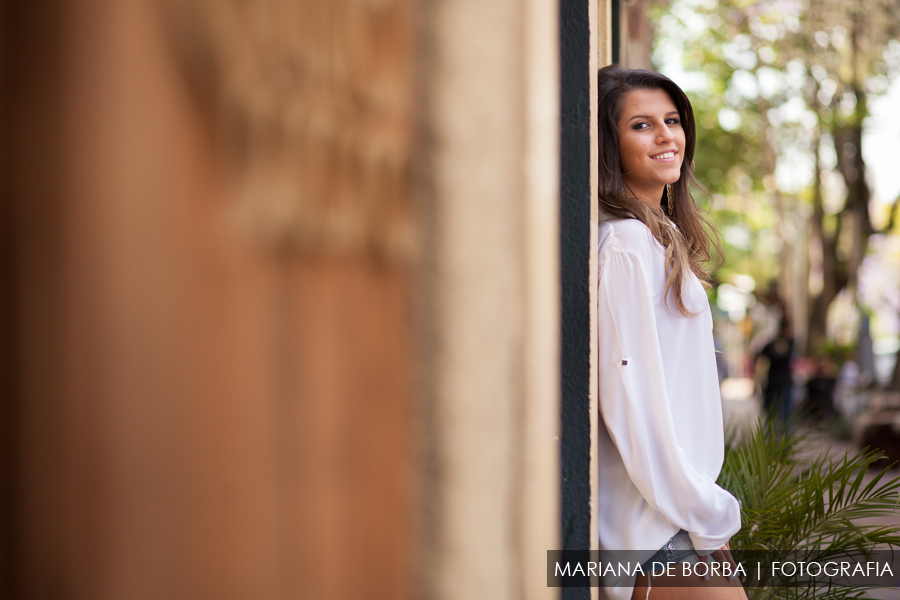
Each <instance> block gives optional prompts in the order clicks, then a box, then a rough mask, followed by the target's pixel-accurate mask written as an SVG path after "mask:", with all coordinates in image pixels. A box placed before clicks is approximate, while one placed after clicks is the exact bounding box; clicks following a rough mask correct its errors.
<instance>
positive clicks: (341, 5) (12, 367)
mask: <svg viewBox="0 0 900 600" xmlns="http://www.w3.org/2000/svg"><path fill="white" fill-rule="evenodd" d="M314 4H317V10H318V13H316V12H315V11H308V12H307V13H306V14H305V15H303V14H300V15H290V14H287V15H286V14H284V11H281V12H279V10H278V8H277V7H275V8H272V7H271V6H270V7H269V8H268V9H265V8H264V9H262V10H258V11H257V15H258V16H260V17H261V18H265V17H267V16H268V17H272V16H282V17H285V16H286V17H291V16H294V17H298V18H302V17H304V16H305V17H310V18H313V19H316V20H317V25H318V26H319V27H322V28H327V27H332V28H335V29H338V28H340V27H341V26H342V25H341V24H340V23H339V22H338V21H337V20H338V19H340V18H346V17H348V15H349V16H351V17H354V18H357V19H361V20H364V19H378V18H382V17H384V11H385V10H387V11H388V14H387V17H386V18H388V19H393V20H394V21H395V23H399V26H397V25H394V26H391V24H390V23H389V24H388V25H387V26H385V25H382V28H381V30H378V28H377V27H373V26H372V25H371V24H366V23H364V24H362V25H361V27H362V28H365V27H368V28H369V29H368V30H369V31H370V32H371V36H372V38H371V39H370V40H368V41H369V47H368V48H365V49H358V50H357V52H362V51H363V50H365V51H366V52H378V51H384V52H385V55H384V56H382V57H381V64H380V67H381V68H382V69H385V70H387V71H389V76H387V77H383V78H382V79H387V80H388V83H389V84H392V85H400V89H395V90H393V91H394V93H395V94H396V95H399V98H397V97H394V98H387V100H386V101H387V102H397V103H400V104H401V105H400V106H399V107H388V108H386V109H382V108H379V107H376V108H375V109H373V108H372V106H371V105H366V104H365V102H364V101H365V100H366V99H365V98H362V99H361V100H362V101H360V102H358V103H357V104H356V105H355V106H354V107H352V109H351V110H349V111H346V112H345V113H344V114H338V115H334V114H331V113H328V111H327V110H321V111H320V113H319V115H317V116H320V117H321V116H322V115H323V114H324V118H326V119H327V118H328V117H332V118H333V120H335V119H336V118H337V117H344V118H347V117H348V116H349V117H350V118H355V121H356V123H357V124H358V123H359V122H361V121H364V120H365V119H366V118H369V119H371V118H374V117H377V115H372V114H367V111H368V113H370V112H371V111H373V110H382V112H384V113H390V112H391V108H394V109H395V110H394V112H397V109H399V111H400V112H403V111H408V110H409V108H410V106H411V105H412V96H413V92H414V90H413V87H412V73H411V64H412V63H411V61H410V60H404V61H397V62H395V61H392V57H393V56H394V55H397V54H398V53H399V54H400V55H401V56H406V55H410V54H412V37H411V35H409V33H410V32H407V33H408V34H407V36H406V38H405V40H404V43H405V47H402V46H401V47H400V48H399V49H398V48H396V47H395V44H396V39H394V38H388V37H387V36H391V35H395V34H396V33H397V30H398V29H400V32H401V33H403V29H404V28H405V29H410V28H411V19H410V18H409V16H406V17H405V18H401V19H399V20H398V18H397V16H396V14H391V13H390V11H391V10H393V11H394V12H397V11H407V12H408V11H409V10H410V5H409V3H403V2H399V1H398V2H388V3H385V4H387V5H388V6H387V7H384V8H383V10H382V11H381V12H379V11H374V13H373V12H372V11H369V12H366V9H365V7H364V6H361V5H360V4H359V3H354V2H331V1H326V2H318V3H314ZM221 8H222V9H223V11H224V10H225V7H224V3H223V5H222V6H221ZM313 8H316V7H313ZM6 11H7V12H6V20H5V25H6V36H7V38H6V39H7V48H6V51H5V54H6V56H7V57H8V62H7V69H8V70H7V73H6V74H5V75H6V76H5V85H4V87H5V92H6V95H5V106H4V144H5V148H4V157H5V161H6V162H5V168H4V198H3V200H4V228H3V231H4V263H3V265H4V271H3V282H4V291H5V294H4V302H3V309H4V325H5V327H4V332H3V333H4V335H3V341H4V359H5V363H6V368H5V370H4V387H3V392H4V396H3V403H4V404H3V406H4V417H5V418H4V438H5V439H4V460H5V461H6V463H5V464H6V468H5V475H6V477H5V481H4V486H5V490H4V491H5V493H4V508H5V513H4V517H5V526H6V529H5V532H4V533H5V535H4V548H5V559H6V560H5V570H4V581H3V587H4V592H5V593H4V598H23V599H24V598H47V599H50V598H54V599H61V598H85V599H92V600H94V599H100V598H110V599H124V598H157V599H162V598H216V599H224V598H359V597H371V598H402V597H405V596H406V595H407V594H408V592H409V585H410V580H411V576H410V575H409V560H410V556H409V546H410V543H409V539H410V532H409V527H410V519H409V518H408V514H409V512H410V508H411V505H410V481H411V480H410V475H411V465H412V456H411V447H412V444H411V434H410V430H411V425H410V421H411V417H410V415H411V407H410V403H411V392H410V389H411V376H412V371H411V369H412V367H411V365H412V359H413V353H412V349H411V343H412V332H411V327H412V319H411V311H412V308H411V283H410V282H411V278H410V269H409V266H408V264H407V263H404V262H403V261H402V260H395V261H394V262H390V261H387V260H384V259H382V258H381V257H380V256H379V255H378V254H377V252H376V251H375V250H372V249H371V247H370V246H365V244H364V243H362V242H361V243H359V244H357V245H356V246H353V245H352V243H351V244H348V248H347V249H346V250H343V251H336V250H335V251H333V250H331V249H330V248H328V247H324V249H322V251H321V252H318V251H317V250H319V249H320V248H322V247H323V246H325V245H326V242H327V239H326V241H325V242H323V241H316V242H313V243H309V244H306V245H302V244H301V243H300V242H296V243H295V242H294V240H291V239H288V240H286V241H285V240H283V239H281V238H278V237H276V234H277V233H280V231H279V232H276V233H272V232H270V231H267V230H265V229H264V228H261V227H259V226H257V225H256V224H255V223H253V222H249V223H248V217H246V216H245V215H244V214H243V213H242V212H241V209H242V208H243V205H242V203H247V202H254V201H257V202H263V201H265V200H267V199H269V198H263V199H262V200H260V199H259V198H254V197H253V194H254V193H258V194H260V195H264V196H265V195H267V194H269V193H270V190H267V189H265V188H264V187H262V188H261V189H259V188H258V189H257V190H253V189H252V186H254V185H256V182H254V181H249V183H248V181H247V179H248V178H249V176H248V175H247V174H246V172H247V171H249V169H248V168H245V165H244V162H241V161H243V160H244V158H243V157H237V158H236V157H235V156H232V154H231V153H230V152H231V148H230V146H229V144H231V143H232V142H231V138H230V137H228V136H229V135H230V132H229V131H225V132H224V133H223V132H222V131H220V129H222V128H227V127H228V126H229V124H230V123H229V122H228V121H227V119H236V118H240V117H241V116H242V113H240V110H241V109H242V108H243V107H239V108H238V109H235V112H236V113H237V114H225V115H224V116H223V115H222V114H221V113H220V112H217V111H219V106H217V105H212V104H206V103H205V102H206V97H205V96H203V93H204V92H203V90H201V91H199V92H196V91H195V90H192V88H191V85H192V84H193V83H195V82H192V81H191V79H190V77H191V73H190V72H187V73H186V72H185V69H184V67H183V65H182V64H181V63H182V61H183V57H181V56H180V55H178V52H177V51H176V50H177V48H176V49H174V50H173V47H174V46H175V44H174V43H172V42H171V41H170V40H171V39H172V37H173V35H172V32H171V31H170V29H169V27H170V25H169V24H168V22H167V21H166V19H168V18H178V16H175V17H171V16H169V15H168V13H166V12H165V11H164V10H163V9H161V8H160V7H159V6H157V5H155V4H153V3H151V2H149V1H141V0H133V1H128V2H114V1H111V0H110V1H95V2H88V1H79V0H72V1H70V2H56V3H40V4H32V5H25V4H22V3H8V4H7V5H6ZM402 16H403V15H402V14H401V17H402ZM304 24H305V23H301V22H295V23H294V25H295V26H296V27H297V28H298V29H300V28H302V25H304ZM188 25H189V26H195V24H192V23H190V24H188ZM275 25H276V24H275V23H270V24H269V26H271V27H274V26H275ZM290 25H291V24H290V23H281V24H280V26H282V27H289V26H290ZM373 30H374V31H373ZM201 33H202V32H198V35H197V36H196V37H197V39H198V40H199V42H198V43H200V42H203V40H202V38H201V37H200V34H201ZM329 39H330V38H329V36H328V35H327V32H325V33H324V34H322V37H321V38H320V40H319V41H320V47H319V48H315V47H313V48H304V49H302V50H300V51H299V52H298V55H299V56H300V57H301V58H309V57H308V56H307V55H306V54H304V52H306V53H310V52H315V51H318V54H317V55H316V56H317V57H319V58H321V59H322V60H328V59H330V60H332V61H333V62H332V64H331V65H330V68H337V67H341V66H343V67H344V68H347V69H348V70H350V71H352V69H354V68H358V65H357V64H352V61H350V60H344V61H343V64H342V63H341V58H342V57H341V56H335V53H334V52H330V49H329V48H328V47H327V45H326V44H327V42H328V41H329ZM385 42H387V43H385ZM235 43H237V42H235ZM197 51H198V52H212V53H215V52H221V49H219V48H216V47H213V46H212V45H210V46H209V47H207V48H200V49H198V50H197ZM261 51H263V52H269V53H270V54H269V56H256V57H244V59H245V60H253V59H255V60H257V61H260V62H265V61H266V60H267V59H269V60H270V62H269V63H268V64H266V65H265V67H269V68H276V69H277V68H278V66H279V65H277V64H276V65H273V64H272V62H276V61H277V59H278V56H277V54H278V52H279V49H278V48H274V49H272V48H268V49H267V48H262V49H261ZM201 58H209V57H201ZM221 60H222V62H223V63H225V65H224V66H223V69H228V68H231V64H230V63H229V61H233V60H234V58H233V57H228V56H226V57H224V58H222V59H221ZM396 70H399V71H402V72H401V73H399V75H398V74H397V73H393V72H391V71H396ZM348 75H352V72H351V73H349V74H348ZM222 76H223V77H227V74H223V75H222ZM323 79H324V77H323ZM398 81H399V84H397V82H398ZM249 83H255V82H252V81H251V82H249ZM341 83H342V82H341V81H340V80H338V79H336V78H333V79H331V80H328V81H325V85H324V87H323V89H319V90H316V91H317V92H318V93H320V94H324V95H329V94H330V95H331V96H332V98H331V100H332V102H334V103H336V102H337V101H338V100H341V99H342V97H343V95H344V94H345V93H346V92H347V90H344V89H341V87H340V86H341ZM199 84H201V85H203V84H205V82H199ZM261 87H262V86H260V88H257V89H251V90H247V92H248V93H255V94H256V95H257V96H259V95H262V94H263V93H265V92H266V91H267V90H264V89H261ZM292 91H294V90H289V89H288V90H284V89H279V90H276V92H274V93H273V94H272V95H273V96H278V94H279V93H282V92H283V93H287V94H289V93H291V92H292ZM300 91H308V90H300ZM211 93H212V94H213V95H215V94H219V93H220V91H219V90H215V89H214V90H212V92H211ZM212 99H216V98H212ZM262 100H263V102H265V100H266V99H265V98H263V99H262ZM318 100H319V101H320V102H325V103H327V102H328V101H329V98H327V97H325V98H318ZM357 100H359V99H357ZM268 108H269V110H270V111H271V112H272V113H275V114H274V116H273V115H269V117H270V120H269V122H267V123H262V124H260V123H250V124H249V125H247V129H248V130H251V131H252V129H253V128H254V127H259V126H266V125H271V124H272V123H275V125H276V126H277V125H278V119H280V118H285V117H283V115H281V114H280V113H279V112H278V111H283V110H287V109H286V108H284V107H281V106H276V107H274V108H272V107H268ZM326 108H327V107H326ZM332 108H333V109H334V110H333V112H338V111H339V110H342V109H343V108H344V107H335V106H332ZM354 109H355V112H354ZM347 113H349V114H347ZM223 119H225V121H224V122H223V121H222V120H223ZM406 119H407V130H409V129H410V128H411V127H412V121H413V116H412V115H406ZM327 125H328V123H326V126H327ZM363 125H364V123H363ZM398 129H402V128H398ZM340 134H341V131H340V130H333V131H326V132H324V134H323V136H324V137H325V138H326V139H324V140H320V142H319V144H318V146H316V145H312V148H311V149H310V151H311V152H318V153H322V154H326V153H327V152H329V151H331V152H332V154H331V156H328V155H327V154H326V156H325V158H326V159H328V158H330V159H332V160H335V161H337V160H341V159H344V160H347V159H346V155H342V154H341V153H340V149H334V148H333V145H335V144H334V140H333V139H328V136H334V137H338V136H339V135H340ZM397 137H399V139H394V140H391V141H392V142H393V144H394V147H393V148H388V151H395V152H397V153H398V154H400V156H399V159H398V160H399V162H401V163H403V161H406V163H407V167H406V168H407V170H408V156H409V145H410V143H411V135H410V134H409V132H408V131H406V132H404V131H400V133H399V134H398V135H397ZM339 141H340V140H339ZM329 143H332V146H331V147H330V146H329ZM257 151H260V150H258V149H256V148H254V149H251V150H250V152H257ZM261 151H262V152H263V153H265V152H273V150H271V149H267V148H263V149H262V150H261ZM278 158H279V157H278V156H270V160H271V162H272V163H277V160H278ZM350 158H351V159H353V158H354V157H353V156H351V157H350ZM365 158H366V157H363V160H364V159H365ZM378 158H379V157H376V159H378ZM228 161H233V162H234V165H232V163H229V162H228ZM279 166H280V165H277V164H275V165H274V167H273V168H278V167H279ZM329 166H330V165H326V168H322V169H321V170H320V172H319V173H312V174H310V173H307V175H309V176H318V177H320V178H321V179H323V180H324V181H321V180H320V181H319V182H318V184H319V185H320V186H322V187H324V188H326V189H327V188H328V186H331V188H332V189H333V188H335V187H337V186H340V185H342V184H344V182H345V181H347V180H348V179H349V178H350V177H351V176H352V175H353V174H354V172H355V171H356V170H358V169H359V165H358V164H353V163H351V162H345V163H343V164H337V165H334V166H331V168H330V169H329V168H327V167H329ZM374 166H376V167H377V166H378V165H374ZM270 175H271V176H272V177H277V176H278V173H277V172H276V173H274V174H270ZM369 184H370V185H376V186H377V185H379V184H381V185H382V186H383V187H387V186H390V185H394V187H393V188H389V189H382V190H380V194H372V198H374V200H372V201H373V202H379V201H380V202H382V205H384V206H388V205H390V204H391V203H399V204H401V205H403V204H405V205H408V204H409V197H408V195H409V190H408V187H399V188H398V187H397V186H396V185H395V184H394V182H392V181H387V182H378V181H375V182H374V183H372V182H371V181H370V182H369ZM242 186H244V187H246V186H250V188H251V189H249V191H248V190H247V189H244V187H242ZM310 187H312V186H307V189H297V190H295V191H294V193H295V197H294V198H288V199H286V200H284V202H287V203H290V202H291V201H296V202H301V201H303V200H304V198H303V195H304V194H307V195H309V194H315V193H317V192H318V190H312V191H310V189H309V188H310ZM319 193H321V192H319ZM242 194H243V195H242ZM325 194H326V195H327V194H328V192H327V191H326V192H325ZM398 196H399V198H398ZM333 197H334V194H332V195H331V198H333ZM328 200H329V198H327V197H326V198H315V199H313V200H310V201H309V202H311V203H312V202H314V201H315V202H320V203H322V202H327V201H328ZM269 218H270V220H272V219H276V218H277V217H271V216H270V217H269ZM318 218H319V219H320V227H319V230H320V231H322V230H325V229H326V227H325V226H324V225H322V223H324V222H325V221H326V220H327V219H328V218H337V219H339V218H340V215H338V217H330V215H326V214H322V215H318ZM366 225H367V226H368V225H369V224H368V223H367V224H366ZM280 226H281V227H282V229H285V230H286V229H290V228H291V226H292V224H291V223H288V224H286V225H280ZM313 226H315V224H314V225H313ZM327 235H328V232H326V233H325V234H323V237H325V238H327ZM363 235H364V233H359V234H358V237H362V236H363ZM316 244H318V245H316ZM407 262H408V261H407Z"/></svg>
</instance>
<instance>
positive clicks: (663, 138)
mask: <svg viewBox="0 0 900 600" xmlns="http://www.w3.org/2000/svg"><path fill="white" fill-rule="evenodd" d="M656 139H657V143H660V144H665V143H668V142H671V141H672V140H673V139H675V136H674V135H673V134H672V132H671V131H669V128H668V127H663V128H662V129H660V133H659V136H657V138H656Z"/></svg>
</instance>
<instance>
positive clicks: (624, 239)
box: [599, 219, 665, 257]
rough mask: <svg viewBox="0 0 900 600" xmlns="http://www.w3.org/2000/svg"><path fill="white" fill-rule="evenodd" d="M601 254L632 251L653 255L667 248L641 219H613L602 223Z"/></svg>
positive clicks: (638, 253) (644, 255)
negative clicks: (664, 247)
mask: <svg viewBox="0 0 900 600" xmlns="http://www.w3.org/2000/svg"><path fill="white" fill-rule="evenodd" d="M599 239H600V248H599V250H600V254H601V256H602V255H603V254H606V253H612V252H631V253H634V254H637V255H639V256H643V257H652V256H656V255H658V254H659V253H660V252H662V253H663V254H665V250H664V249H663V247H662V246H661V245H660V243H659V242H658V241H657V240H656V238H655V237H653V233H652V232H651V231H650V228H649V227H647V226H646V225H644V223H643V222H642V221H640V220H639V219H611V220H606V221H603V222H601V223H600V235H599Z"/></svg>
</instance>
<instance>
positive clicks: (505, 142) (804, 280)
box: [0, 0, 900, 600]
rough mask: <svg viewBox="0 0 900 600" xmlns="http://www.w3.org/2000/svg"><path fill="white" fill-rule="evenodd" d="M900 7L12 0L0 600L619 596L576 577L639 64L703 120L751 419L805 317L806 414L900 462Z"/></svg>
mask: <svg viewBox="0 0 900 600" xmlns="http://www.w3.org/2000/svg"><path fill="white" fill-rule="evenodd" d="M898 23H900V11H898V5H897V3H896V2H888V1H887V0H854V1H852V2H851V1H849V0H847V1H838V0H804V1H802V2H801V1H793V0H757V1H754V0H722V1H720V2H713V1H711V0H671V1H667V2H661V1H653V0H632V1H625V0H558V1H557V0H492V1H491V2H483V1H480V0H302V1H296V2H293V1H288V0H180V1H177V2H176V1H174V0H171V1H170V0H44V1H42V2H39V3H37V2H32V3H25V2H17V1H12V0H2V1H0V599H2V600H19V599H23V600H31V599H40V600H63V599H65V600H67V599H85V600H98V599H110V600H122V599H148V600H149V599H154V600H156V599H179V598H185V599H187V598H190V599H192V600H193V599H198V598H203V599H205V598H209V599H215V600H222V599H231V598H233V599H236V600H237V599H243V598H265V599H269V598H272V599H279V598H280V599H291V600H292V599H296V598H300V599H307V598H309V599H316V600H323V599H338V598H340V599H351V598H385V599H400V598H413V597H414V598H435V599H437V598H441V599H443V598H465V599H466V600H472V599H476V598H486V599H487V598H489V599H490V600H501V599H504V598H510V599H512V598H516V599H522V598H525V599H532V598H558V597H563V598H567V599H568V598H585V599H586V598H589V597H596V596H597V595H598V590H597V589H596V588H595V589H592V590H591V589H585V588H566V589H563V590H558V589H552V588H547V587H546V573H545V567H546V557H547V554H546V552H547V550H550V549H558V548H570V549H571V548H578V549H583V548H591V547H596V545H597V540H596V536H592V535H591V531H594V528H595V525H596V519H597V514H596V510H597V509H596V507H597V505H598V502H597V498H598V495H599V494H602V493H603V490H598V489H597V486H596V485H592V481H593V480H594V479H593V478H594V477H595V476H596V460H595V458H596V456H595V445H594V444H593V439H594V438H593V435H594V432H596V428H597V427H598V426H599V423H598V418H597V403H596V389H597V381H596V365H594V364H593V361H592V349H593V348H595V347H596V339H597V335H598V332H597V331H596V330H595V328H594V327H593V326H592V324H593V323H594V321H593V318H594V316H593V311H594V309H593V307H595V306H596V297H595V294H596V265H595V263H594V261H595V260H596V256H595V253H594V252H592V250H593V248H594V247H595V246H594V245H593V244H595V242H596V227H594V225H595V224H596V218H597V213H596V205H597V202H596V188H597V186H596V183H597V176H598V174H597V168H596V133H595V132H596V110H595V104H596V73H597V69H598V68H599V67H602V66H604V65H606V64H609V63H611V62H621V63H623V64H626V65H629V66H637V67H648V68H656V69H659V70H660V71H662V72H664V73H666V74H668V75H669V76H671V77H672V78H673V79H674V80H675V81H676V82H678V83H679V84H680V85H682V87H684V88H685V89H686V91H687V92H688V94H689V96H690V97H691V100H692V102H693V103H694V107H695V111H696V114H697V118H698V123H699V125H700V127H699V131H700V139H699V141H698V153H697V174H698V176H699V178H700V180H701V181H702V182H703V183H704V184H705V185H706V186H707V187H708V189H709V192H710V194H709V196H708V197H704V199H703V200H701V202H702V203H703V204H704V207H706V208H708V209H709V210H710V215H711V220H712V221H713V223H714V224H715V226H716V227H717V228H718V229H719V231H720V232H721V233H722V249H723V251H724V253H725V258H726V262H725V264H724V266H722V267H721V268H720V269H719V270H718V271H717V273H716V285H715V286H714V289H713V291H712V295H711V303H712V306H713V309H714V312H715V320H716V325H715V336H716V340H717V346H718V347H719V348H720V350H721V364H720V373H721V377H722V383H723V388H722V389H723V396H724V397H725V402H726V409H727V410H728V412H729V414H731V415H736V417H735V418H737V419H744V420H746V419H752V418H754V417H755V415H756V414H758V411H759V407H760V404H761V398H762V397H763V393H764V390H765V389H767V387H770V383H771V378H770V381H769V382H767V378H766V374H767V371H768V370H770V369H771V365H772V364H774V363H775V359H774V358H771V357H772V356H774V355H773V354H772V353H771V352H767V353H764V354H765V357H764V358H763V359H760V360H756V357H757V355H758V354H759V353H760V352H761V351H762V350H763V349H764V348H765V347H766V346H767V344H768V343H769V342H770V341H773V340H775V341H777V339H776V336H777V334H778V333H779V331H780V329H779V328H780V323H781V322H782V321H784V320H785V319H787V320H788V321H789V323H790V325H791V330H790V331H789V332H788V334H789V338H787V337H786V338H785V339H786V340H787V339H790V340H792V341H791V343H790V345H789V349H788V351H787V352H786V353H782V354H783V355H784V356H786V357H787V358H786V360H787V364H788V366H789V373H790V381H789V386H790V389H791V391H792V395H793V401H794V405H795V406H796V407H797V408H798V409H799V408H800V407H801V406H803V404H804V402H806V403H807V404H809V403H810V401H809V398H816V399H817V400H816V403H818V404H815V406H818V407H819V408H820V409H821V410H822V414H821V415H819V416H820V417H821V420H822V421H823V422H825V423H826V424H829V425H828V427H831V431H832V433H833V434H834V435H833V439H838V438H839V437H843V438H845V439H847V438H850V437H852V435H854V433H853V432H854V431H855V430H860V431H863V433H864V432H865V428H866V427H868V426H872V427H876V428H878V427H880V429H877V432H880V434H879V435H882V440H886V441H884V445H885V447H887V446H888V445H889V444H890V443H891V440H892V439H894V438H893V437H892V436H894V431H895V430H897V431H900V429H898V428H897V423H898V422H897V420H896V416H897V414H898V413H897V411H896V410H894V409H895V408H900V400H898V396H897V393H898V392H900V370H898V369H900V368H898V367H897V366H896V360H895V357H896V353H897V349H898V334H900V317H898V315H900V268H898V267H900V264H898V263H900V241H898V240H900V231H898V227H900V225H898V223H897V220H898V217H897V215H896V213H897V204H898V196H900V179H898V177H900V169H897V168H896V166H895V162H896V158H897V156H898V155H900V121H898V112H900V111H898V108H900V88H898V86H900V83H898V78H897V77H896V72H897V70H898V69H900V42H898V41H897V40H898V39H900V33H898V31H897V29H896V28H897V27H898ZM698 197H699V196H698ZM602 333H603V332H599V335H602ZM776 346H778V344H775V345H773V346H772V347H773V348H775V347H776ZM779 347H780V346H779ZM779 356H781V354H780V355H779ZM782 358H784V357H782ZM779 360H781V359H779ZM767 361H768V363H769V364H770V366H768V367H767V364H766V363H767ZM782 362H783V361H782ZM835 416H837V417H839V418H838V419H835V418H833V417H835ZM871 431H876V430H871ZM829 439H831V438H829ZM897 449H898V452H900V442H898V443H897Z"/></svg>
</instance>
